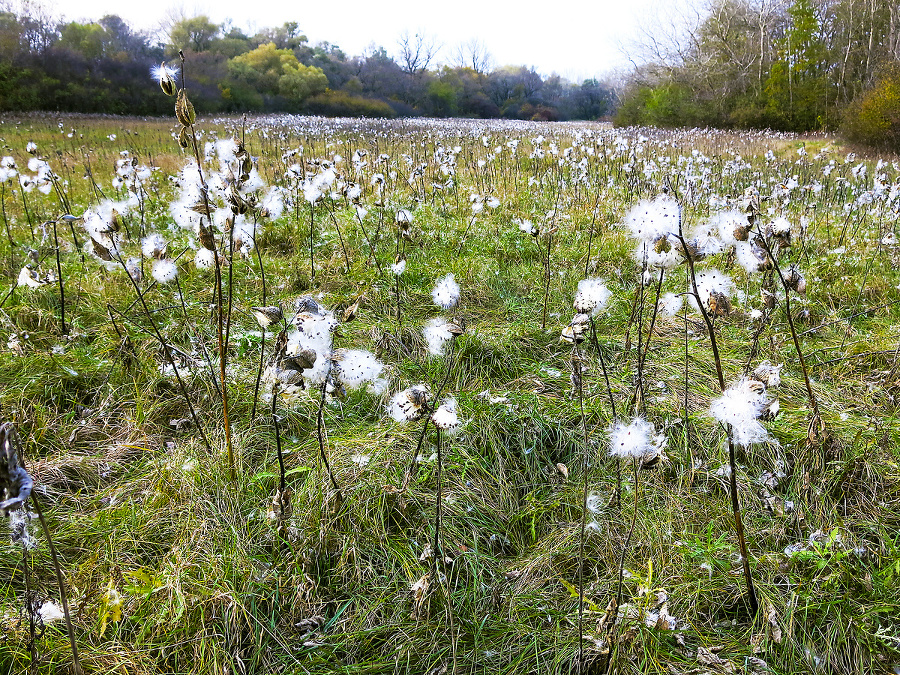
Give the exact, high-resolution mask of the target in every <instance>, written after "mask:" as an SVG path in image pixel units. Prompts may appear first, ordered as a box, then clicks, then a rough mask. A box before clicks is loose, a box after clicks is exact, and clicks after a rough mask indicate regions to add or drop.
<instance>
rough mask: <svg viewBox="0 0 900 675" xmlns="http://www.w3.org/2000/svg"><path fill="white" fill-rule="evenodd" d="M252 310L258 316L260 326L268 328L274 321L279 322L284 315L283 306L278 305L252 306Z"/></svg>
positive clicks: (257, 320)
mask: <svg viewBox="0 0 900 675" xmlns="http://www.w3.org/2000/svg"><path fill="white" fill-rule="evenodd" d="M250 311H251V312H253V316H254V317H256V322H257V323H258V324H259V327H260V328H268V327H269V326H271V325H272V324H273V323H279V322H280V321H281V319H282V318H283V316H284V315H283V314H282V312H281V307H279V306H278V305H271V306H269V307H251V308H250Z"/></svg>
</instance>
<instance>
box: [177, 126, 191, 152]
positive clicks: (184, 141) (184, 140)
mask: <svg viewBox="0 0 900 675" xmlns="http://www.w3.org/2000/svg"><path fill="white" fill-rule="evenodd" d="M178 145H179V146H181V148H182V149H183V150H187V148H188V147H190V145H191V137H190V134H189V132H188V128H187V127H181V131H179V132H178Z"/></svg>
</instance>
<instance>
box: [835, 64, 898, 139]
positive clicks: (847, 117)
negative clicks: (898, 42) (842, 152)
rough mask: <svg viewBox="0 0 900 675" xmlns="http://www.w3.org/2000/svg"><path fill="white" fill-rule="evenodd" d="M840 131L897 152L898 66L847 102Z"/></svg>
mask: <svg viewBox="0 0 900 675" xmlns="http://www.w3.org/2000/svg"><path fill="white" fill-rule="evenodd" d="M842 131H843V132H844V135H845V136H846V137H847V139H848V140H850V141H853V142H855V143H862V144H864V145H869V146H872V147H875V148H881V149H885V150H892V151H894V152H900V66H898V65H894V66H892V67H891V68H889V69H888V70H887V71H885V73H884V74H883V75H882V76H881V78H880V79H879V80H878V82H877V83H876V84H875V86H874V87H872V88H871V89H869V90H868V91H866V92H864V93H863V94H861V95H860V96H858V97H857V98H856V99H855V100H854V101H853V102H852V103H851V104H850V105H849V106H847V109H846V110H845V111H844V123H843V126H842Z"/></svg>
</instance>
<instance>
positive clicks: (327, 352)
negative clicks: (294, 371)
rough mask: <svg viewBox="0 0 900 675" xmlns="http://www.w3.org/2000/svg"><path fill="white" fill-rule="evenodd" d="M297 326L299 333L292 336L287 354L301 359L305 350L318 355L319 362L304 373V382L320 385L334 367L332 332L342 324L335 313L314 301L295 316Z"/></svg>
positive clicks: (317, 360)
mask: <svg viewBox="0 0 900 675" xmlns="http://www.w3.org/2000/svg"><path fill="white" fill-rule="evenodd" d="M294 326H295V327H296V330H294V331H291V333H290V335H288V342H287V348H286V354H287V355H288V356H299V355H300V353H301V352H303V351H307V350H311V351H312V352H314V353H315V355H316V360H315V363H314V364H313V367H312V368H308V369H306V370H304V371H303V379H304V380H306V381H307V382H308V383H309V384H311V385H320V384H322V383H323V382H324V381H325V378H326V377H328V373H329V370H330V368H331V351H332V350H331V346H332V333H334V330H335V328H337V326H338V321H337V319H336V318H335V316H334V313H332V312H330V311H327V310H323V309H322V308H321V307H319V306H318V304H317V303H315V301H312V302H311V303H308V304H307V305H305V307H304V309H303V310H302V311H300V312H298V313H297V315H296V316H295V317H294Z"/></svg>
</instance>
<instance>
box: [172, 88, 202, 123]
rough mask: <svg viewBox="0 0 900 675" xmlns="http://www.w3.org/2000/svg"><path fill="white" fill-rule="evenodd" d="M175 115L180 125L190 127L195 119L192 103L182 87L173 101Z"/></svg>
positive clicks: (195, 114)
mask: <svg viewBox="0 0 900 675" xmlns="http://www.w3.org/2000/svg"><path fill="white" fill-rule="evenodd" d="M175 117H176V118H178V121H179V122H180V123H181V126H182V127H190V126H192V125H193V124H194V122H195V121H196V120H197V113H196V112H195V111H194V104H193V103H191V101H190V99H189V98H188V97H187V94H185V93H184V89H182V90H181V91H179V92H178V99H177V100H176V101H175Z"/></svg>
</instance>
